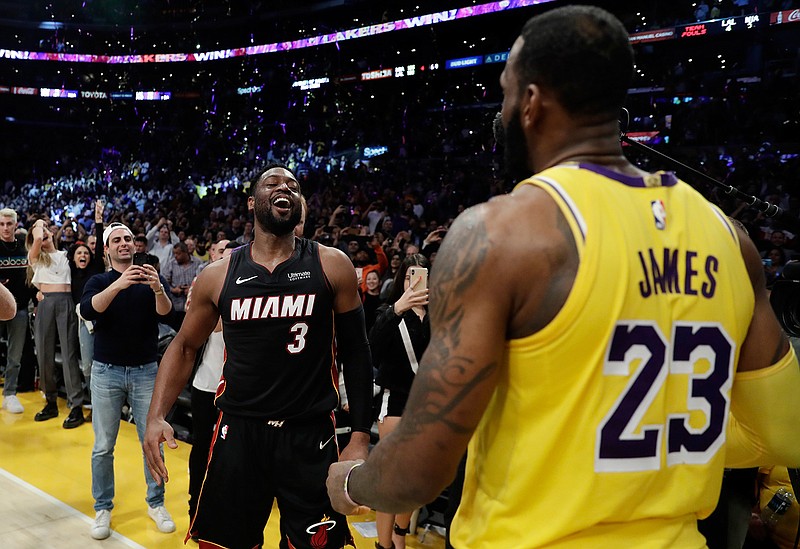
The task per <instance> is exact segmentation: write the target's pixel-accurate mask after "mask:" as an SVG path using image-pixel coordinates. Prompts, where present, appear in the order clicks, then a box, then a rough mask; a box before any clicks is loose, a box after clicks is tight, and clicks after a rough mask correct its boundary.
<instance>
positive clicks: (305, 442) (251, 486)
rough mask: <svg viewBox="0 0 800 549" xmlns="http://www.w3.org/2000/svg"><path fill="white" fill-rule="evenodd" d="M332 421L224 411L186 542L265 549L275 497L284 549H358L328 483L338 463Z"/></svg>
mask: <svg viewBox="0 0 800 549" xmlns="http://www.w3.org/2000/svg"><path fill="white" fill-rule="evenodd" d="M338 455H339V449H338V447H337V445H336V435H335V429H334V422H333V417H332V416H330V417H328V416H325V417H322V418H315V419H314V420H310V421H309V420H303V421H295V422H292V421H285V422H275V421H273V422H267V421H265V420H263V419H253V418H246V417H242V416H234V415H230V414H226V413H220V416H219V420H218V421H217V426H216V430H215V432H214V438H213V440H212V443H211V453H210V456H209V462H208V469H207V471H206V478H205V480H204V482H203V488H202V490H201V492H200V499H199V502H198V506H197V513H196V515H195V517H194V519H193V520H192V524H191V526H190V527H189V533H188V534H187V536H186V539H187V540H188V539H189V537H194V538H195V539H197V540H198V541H199V543H200V547H201V548H202V547H223V548H230V549H239V548H248V549H249V548H252V547H261V546H262V544H263V543H264V527H265V526H266V524H267V520H268V519H269V515H270V512H271V511H272V503H273V500H275V499H277V502H278V509H279V510H280V530H281V541H280V547H281V548H284V549H288V548H290V547H294V548H296V549H334V548H335V549H340V548H342V547H344V546H345V545H353V538H352V536H351V534H350V529H349V527H348V525H347V519H346V518H345V517H344V516H343V515H341V514H339V513H337V512H336V511H334V510H333V508H332V507H331V504H330V500H329V499H328V492H327V489H326V487H325V480H326V478H327V476H328V466H329V465H330V464H331V463H333V462H335V461H336V460H337V459H338Z"/></svg>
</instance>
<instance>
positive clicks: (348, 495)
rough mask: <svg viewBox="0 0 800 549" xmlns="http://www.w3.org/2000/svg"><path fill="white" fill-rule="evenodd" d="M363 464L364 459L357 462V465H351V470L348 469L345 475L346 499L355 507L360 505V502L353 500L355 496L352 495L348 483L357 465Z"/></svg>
mask: <svg viewBox="0 0 800 549" xmlns="http://www.w3.org/2000/svg"><path fill="white" fill-rule="evenodd" d="M362 465H364V462H363V461H362V462H360V463H356V464H355V465H353V466H352V467H350V470H349V471H347V475H346V476H345V477H344V499H345V501H346V502H347V503H349V504H350V505H352V506H353V507H358V506H359V504H358V503H356V502H355V501H353V498H351V497H350V492H349V491H348V484H349V483H350V475H352V474H353V471H355V470H356V468H357V467H361V466H362Z"/></svg>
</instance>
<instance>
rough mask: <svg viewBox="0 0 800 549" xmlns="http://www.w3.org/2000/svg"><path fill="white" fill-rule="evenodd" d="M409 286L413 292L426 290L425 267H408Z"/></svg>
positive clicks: (426, 273) (426, 272)
mask: <svg viewBox="0 0 800 549" xmlns="http://www.w3.org/2000/svg"><path fill="white" fill-rule="evenodd" d="M408 274H409V276H410V277H411V278H410V279H409V285H410V286H411V289H412V290H414V291H415V292H418V291H420V290H427V289H428V269H426V268H425V267H409V268H408Z"/></svg>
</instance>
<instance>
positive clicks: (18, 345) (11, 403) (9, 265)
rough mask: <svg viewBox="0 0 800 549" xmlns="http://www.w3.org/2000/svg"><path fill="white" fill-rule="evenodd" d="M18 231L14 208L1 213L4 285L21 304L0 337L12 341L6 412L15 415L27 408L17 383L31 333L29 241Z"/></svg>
mask: <svg viewBox="0 0 800 549" xmlns="http://www.w3.org/2000/svg"><path fill="white" fill-rule="evenodd" d="M16 229H17V212H15V211H14V210H12V209H10V208H3V209H2V210H0V284H2V285H3V286H5V287H6V288H7V289H8V290H9V291H10V292H11V294H12V295H13V296H14V299H15V300H16V302H17V313H16V315H15V316H14V317H13V318H11V319H9V320H3V321H0V334H2V333H4V332H5V334H6V337H7V340H8V352H7V357H8V358H7V359H6V371H5V384H4V385H3V409H4V410H6V411H7V412H10V413H12V414H21V413H22V412H23V411H24V410H25V409H24V408H23V406H22V404H21V403H20V401H19V399H18V398H17V380H18V379H19V369H20V361H21V360H22V350H23V348H24V347H25V338H26V337H27V334H28V302H29V301H30V300H31V289H30V287H29V286H27V285H26V284H25V269H26V267H27V265H28V252H27V250H25V239H24V238H22V237H18V236H17V235H16V234H15V231H16Z"/></svg>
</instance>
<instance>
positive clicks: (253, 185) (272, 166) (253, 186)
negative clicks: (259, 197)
mask: <svg viewBox="0 0 800 549" xmlns="http://www.w3.org/2000/svg"><path fill="white" fill-rule="evenodd" d="M275 168H283V169H284V170H286V171H287V172H289V173H290V174H292V176H293V177H294V180H295V181H297V185H298V186H299V185H300V181H298V179H297V174H296V173H294V172H293V171H292V170H290V169H289V167H288V166H285V165H283V164H279V163H277V162H274V163H272V164H269V165H268V166H267V167H266V168H264V169H263V170H261V173H260V174H258V177H256V178H255V180H254V181H253V182H252V183H251V184H250V187H249V188H248V189H247V192H248V194H249V195H250V196H253V193H255V191H256V187H258V184H259V183H261V180H262V179H264V175H265V174H266V173H267V172H268V171H270V170H274V169H275Z"/></svg>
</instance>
